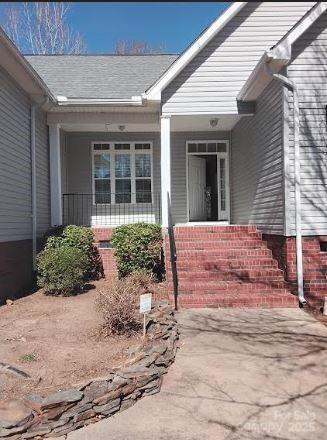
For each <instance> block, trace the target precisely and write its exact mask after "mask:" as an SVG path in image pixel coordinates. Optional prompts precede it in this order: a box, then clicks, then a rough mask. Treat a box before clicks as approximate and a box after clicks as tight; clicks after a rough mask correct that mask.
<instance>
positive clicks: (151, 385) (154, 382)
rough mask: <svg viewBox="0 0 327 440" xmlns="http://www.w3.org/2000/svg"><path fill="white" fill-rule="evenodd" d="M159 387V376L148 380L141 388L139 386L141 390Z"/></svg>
mask: <svg viewBox="0 0 327 440" xmlns="http://www.w3.org/2000/svg"><path fill="white" fill-rule="evenodd" d="M158 386H159V387H160V386H161V378H158V379H155V380H152V381H151V382H148V383H147V384H145V385H143V386H142V387H141V388H139V389H140V390H141V391H145V390H147V389H149V388H154V387H158Z"/></svg>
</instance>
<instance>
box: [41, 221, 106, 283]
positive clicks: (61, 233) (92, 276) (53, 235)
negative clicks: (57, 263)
mask: <svg viewBox="0 0 327 440" xmlns="http://www.w3.org/2000/svg"><path fill="white" fill-rule="evenodd" d="M67 246H68V247H73V248H76V249H80V250H81V251H82V252H83V253H84V255H85V256H86V257H87V260H88V264H87V269H86V272H85V279H86V280H97V279H99V278H101V277H102V276H103V266H102V261H101V258H100V255H99V251H98V249H97V248H96V246H95V245H94V243H93V232H92V229H91V228H88V227H85V226H75V225H69V226H66V227H65V228H63V227H59V228H54V229H52V230H49V231H48V232H47V240H46V244H45V247H44V248H45V249H56V248H59V247H67Z"/></svg>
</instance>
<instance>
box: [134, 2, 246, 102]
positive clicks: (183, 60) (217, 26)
mask: <svg viewBox="0 0 327 440" xmlns="http://www.w3.org/2000/svg"><path fill="white" fill-rule="evenodd" d="M246 4H247V2H234V3H232V5H231V6H230V7H229V8H228V9H227V10H226V11H225V12H224V13H223V14H222V15H220V16H219V17H218V18H217V19H216V20H215V21H214V22H213V23H212V24H211V25H210V26H209V27H208V28H207V29H206V30H205V31H204V32H203V33H202V34H201V35H200V36H199V37H198V38H197V39H196V40H195V41H194V43H192V44H191V45H190V46H189V47H188V48H187V49H186V50H185V52H184V53H182V55H181V56H180V57H179V58H177V60H176V61H175V62H174V63H173V64H172V65H171V66H170V67H169V68H168V70H167V71H166V72H165V73H164V74H163V75H162V76H161V77H160V78H159V79H158V81H157V82H156V83H155V84H153V85H152V86H151V87H150V88H149V89H148V90H147V91H146V92H145V94H144V95H143V97H144V98H145V99H148V100H154V101H160V100H161V91H162V90H163V89H164V88H165V87H166V86H167V85H168V84H169V83H170V82H171V81H172V80H173V79H174V78H175V77H176V76H177V75H178V74H179V72H181V71H182V70H183V69H184V67H185V66H186V65H187V64H188V63H189V62H190V61H191V60H192V59H193V58H194V57H195V56H196V55H197V54H198V53H199V52H200V51H201V50H202V49H203V48H204V47H205V46H206V44H208V42H209V41H210V40H211V39H212V38H213V37H214V36H215V35H216V34H217V33H218V32H219V31H220V30H221V29H222V28H223V27H224V26H225V25H226V24H227V23H228V22H229V21H230V20H231V19H232V18H233V17H234V16H235V15H236V14H237V13H238V12H239V11H240V10H241V9H242V8H243V7H244V6H245V5H246Z"/></svg>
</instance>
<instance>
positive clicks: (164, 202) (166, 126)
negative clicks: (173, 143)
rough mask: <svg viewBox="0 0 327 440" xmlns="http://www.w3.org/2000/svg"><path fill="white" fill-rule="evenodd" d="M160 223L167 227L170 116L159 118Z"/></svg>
mask: <svg viewBox="0 0 327 440" xmlns="http://www.w3.org/2000/svg"><path fill="white" fill-rule="evenodd" d="M160 133H161V222H162V226H163V227H165V228H166V227H168V223H169V222H168V215H169V213H168V196H169V199H170V174H171V171H170V116H161V120H160Z"/></svg>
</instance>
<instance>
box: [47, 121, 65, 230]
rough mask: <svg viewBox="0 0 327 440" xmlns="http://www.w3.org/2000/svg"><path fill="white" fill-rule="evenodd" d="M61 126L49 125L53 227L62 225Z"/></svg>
mask: <svg viewBox="0 0 327 440" xmlns="http://www.w3.org/2000/svg"><path fill="white" fill-rule="evenodd" d="M59 129H60V125H59V124H50V125H49V148H50V200H51V226H58V225H61V224H62V200H61V198H62V195H61V158H60V130H59Z"/></svg>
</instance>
